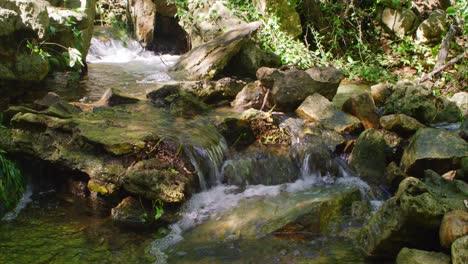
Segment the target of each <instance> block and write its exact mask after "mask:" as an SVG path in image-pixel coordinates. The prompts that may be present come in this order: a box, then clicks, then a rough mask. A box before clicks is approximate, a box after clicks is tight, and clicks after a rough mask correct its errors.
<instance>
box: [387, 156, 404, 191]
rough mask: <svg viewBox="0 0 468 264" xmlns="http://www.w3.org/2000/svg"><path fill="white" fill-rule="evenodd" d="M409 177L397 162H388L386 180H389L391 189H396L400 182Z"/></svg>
mask: <svg viewBox="0 0 468 264" xmlns="http://www.w3.org/2000/svg"><path fill="white" fill-rule="evenodd" d="M407 177H408V175H407V174H406V173H404V172H403V170H401V168H400V167H398V165H397V164H396V163H395V162H391V163H390V164H388V166H387V168H386V169H385V178H386V182H388V185H389V187H390V190H391V191H396V190H397V189H398V186H399V185H400V183H401V182H402V181H403V180H404V179H405V178H407Z"/></svg>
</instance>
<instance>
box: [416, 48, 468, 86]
mask: <svg viewBox="0 0 468 264" xmlns="http://www.w3.org/2000/svg"><path fill="white" fill-rule="evenodd" d="M465 53H466V52H463V53H462V54H460V55H458V56H456V57H455V58H453V59H451V60H449V61H448V62H447V64H445V65H442V66H440V67H439V68H437V69H434V70H433V71H432V72H430V73H429V74H427V75H426V76H424V77H422V78H421V80H419V83H423V82H425V81H427V80H429V79H432V77H433V76H434V75H436V74H438V73H439V72H441V71H443V70H445V69H446V68H448V67H449V66H452V65H453V64H455V63H457V62H458V61H460V60H461V59H463V57H465Z"/></svg>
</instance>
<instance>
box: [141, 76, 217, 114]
mask: <svg viewBox="0 0 468 264" xmlns="http://www.w3.org/2000/svg"><path fill="white" fill-rule="evenodd" d="M146 97H147V98H148V99H149V100H150V101H151V102H152V103H153V104H154V105H155V106H156V107H160V108H164V109H167V110H168V111H169V112H171V113H172V114H174V115H179V116H194V115H197V114H201V113H204V112H206V111H207V110H208V106H207V105H206V104H205V103H203V102H201V101H200V100H199V99H198V98H196V97H195V96H194V95H193V94H191V93H189V92H186V91H184V90H181V89H180V88H179V86H178V85H170V84H166V85H164V86H162V87H160V88H159V89H157V90H154V91H151V92H149V93H148V94H147V95H146Z"/></svg>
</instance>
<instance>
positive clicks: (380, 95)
mask: <svg viewBox="0 0 468 264" xmlns="http://www.w3.org/2000/svg"><path fill="white" fill-rule="evenodd" d="M392 92H393V89H392V85H391V84H388V83H379V84H376V85H373V86H371V94H372V99H374V102H375V104H376V105H378V106H380V105H383V104H384V103H385V101H387V98H388V97H390V95H391V94H392Z"/></svg>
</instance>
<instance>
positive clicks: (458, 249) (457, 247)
mask: <svg viewBox="0 0 468 264" xmlns="http://www.w3.org/2000/svg"><path fill="white" fill-rule="evenodd" d="M466 245H468V236H464V237H461V238H459V239H457V240H455V242H453V243H452V247H451V252H452V264H463V263H467V262H468V247H467V246H466Z"/></svg>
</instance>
